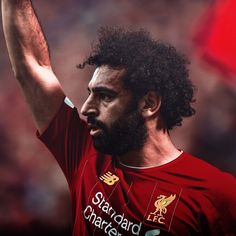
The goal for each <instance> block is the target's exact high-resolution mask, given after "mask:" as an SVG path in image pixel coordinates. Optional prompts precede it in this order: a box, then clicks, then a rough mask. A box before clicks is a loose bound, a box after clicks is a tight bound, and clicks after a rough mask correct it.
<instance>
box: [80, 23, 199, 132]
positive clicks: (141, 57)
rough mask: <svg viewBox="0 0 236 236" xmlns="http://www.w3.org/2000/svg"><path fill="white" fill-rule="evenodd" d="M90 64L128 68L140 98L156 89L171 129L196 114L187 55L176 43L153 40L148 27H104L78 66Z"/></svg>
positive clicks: (131, 85)
mask: <svg viewBox="0 0 236 236" xmlns="http://www.w3.org/2000/svg"><path fill="white" fill-rule="evenodd" d="M86 64H88V65H95V66H97V67H99V66H102V65H108V66H110V67H111V68H124V69H125V71H126V73H125V76H124V78H123V80H124V85H125V87H126V88H127V89H129V90H130V91H131V92H132V93H133V94H135V96H138V97H139V98H141V97H142V96H143V95H145V94H146V93H147V92H148V91H150V90H152V91H155V92H156V93H157V94H158V95H159V96H160V97H161V107H160V114H161V116H162V118H163V119H164V122H165V124H166V128H167V129H172V128H173V127H174V126H181V125H182V120H183V117H189V116H192V115H193V114H195V110H194V109H193V108H192V107H191V103H193V102H194V99H193V95H194V86H193V84H192V82H191V81H190V80H189V74H188V69H187V68H186V65H187V64H189V62H188V60H187V58H186V57H185V56H184V55H181V54H179V53H177V51H176V49H175V48H174V47H173V46H171V45H169V44H165V43H163V42H160V41H156V40H153V39H152V38H151V36H150V34H149V33H148V32H147V31H146V30H144V29H140V30H138V31H130V30H125V29H123V28H108V27H101V28H100V30H99V38H98V42H97V43H96V44H95V45H94V46H93V50H92V52H91V54H90V56H89V57H88V58H87V59H86V60H85V61H84V63H83V64H80V65H79V66H78V67H79V68H84V67H85V65H86Z"/></svg>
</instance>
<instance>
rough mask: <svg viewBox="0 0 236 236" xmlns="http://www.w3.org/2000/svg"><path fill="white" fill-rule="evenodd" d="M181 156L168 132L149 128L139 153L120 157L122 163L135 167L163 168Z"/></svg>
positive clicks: (129, 153)
mask: <svg viewBox="0 0 236 236" xmlns="http://www.w3.org/2000/svg"><path fill="white" fill-rule="evenodd" d="M180 154H181V151H179V150H178V149H177V148H176V147H175V146H174V144H173V143H172V141H171V139H170V136H169V133H168V131H167V130H164V129H160V130H157V129H156V128H155V126H154V127H149V129H148V135H147V140H146V142H145V144H144V146H143V147H142V149H141V150H139V151H130V152H128V153H126V154H125V155H122V156H120V157H119V160H120V162H121V163H123V164H125V165H129V166H133V167H154V166H161V165H164V164H166V163H168V162H171V161H173V160H174V159H176V158H177V157H178V156H179V155H180Z"/></svg>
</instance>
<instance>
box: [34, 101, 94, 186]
mask: <svg viewBox="0 0 236 236" xmlns="http://www.w3.org/2000/svg"><path fill="white" fill-rule="evenodd" d="M65 101H66V99H65V100H64V102H63V103H62V104H61V107H60V109H59V111H58V112H57V114H56V115H55V117H54V118H53V120H52V121H51V123H50V124H49V126H48V128H47V129H46V130H45V131H44V132H43V133H42V134H41V135H40V134H39V132H38V131H37V136H38V138H39V139H40V140H41V141H42V142H43V143H44V144H45V145H46V146H47V148H48V149H49V150H50V152H51V153H52V154H53V156H54V157H55V158H56V160H57V162H58V163H59V165H60V167H61V169H62V171H63V172H64V174H65V176H66V178H67V181H68V182H70V181H71V179H72V178H73V175H74V173H75V172H76V171H77V170H78V168H79V166H80V165H81V164H82V162H83V160H84V159H85V157H88V156H89V155H93V154H94V152H95V150H94V148H93V144H92V139H91V136H90V135H89V130H88V128H87V124H86V122H85V121H83V120H82V119H81V118H80V117H79V114H78V111H77V109H76V108H75V107H73V106H72V105H71V104H68V102H67V103H66V102H65Z"/></svg>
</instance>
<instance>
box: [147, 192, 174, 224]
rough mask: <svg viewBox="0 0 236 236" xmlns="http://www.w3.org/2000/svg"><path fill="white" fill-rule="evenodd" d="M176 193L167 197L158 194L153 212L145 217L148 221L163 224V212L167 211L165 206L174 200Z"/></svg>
mask: <svg viewBox="0 0 236 236" xmlns="http://www.w3.org/2000/svg"><path fill="white" fill-rule="evenodd" d="M175 197H176V194H171V195H170V196H169V197H167V196H165V195H160V196H158V197H157V200H156V201H155V202H154V206H155V208H156V209H154V211H153V212H150V214H149V215H148V217H147V220H148V221H152V222H158V223H159V224H165V222H164V221H165V214H166V213H167V207H168V206H169V205H170V204H171V203H172V202H173V201H174V200H175Z"/></svg>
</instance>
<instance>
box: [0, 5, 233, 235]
mask: <svg viewBox="0 0 236 236" xmlns="http://www.w3.org/2000/svg"><path fill="white" fill-rule="evenodd" d="M33 2H34V5H35V8H36V10H37V14H38V16H39V18H40V21H41V24H42V26H43V29H44V32H45V34H46V37H47V39H48V42H49V45H50V51H51V57H52V63H53V67H54V70H55V72H56V74H57V76H58V78H59V80H60V82H61V83H62V86H63V88H64V90H65V92H66V94H67V96H68V97H69V98H70V99H71V100H72V102H73V103H74V104H75V105H76V106H77V107H78V108H80V107H81V104H82V103H83V102H84V101H85V98H86V96H87V83H88V81H89V80H90V78H91V76H92V72H93V68H89V67H87V68H86V69H84V70H78V69H77V68H76V65H77V64H79V63H81V62H82V61H83V59H84V58H85V57H86V56H87V55H88V54H89V52H90V49H91V43H92V42H93V41H94V40H95V39H96V33H97V29H98V28H99V26H102V25H119V26H120V25H122V26H126V27H129V28H133V29H138V28H140V27H144V28H147V29H148V30H149V31H150V32H151V34H152V35H153V37H154V38H157V39H161V40H164V41H168V42H169V43H171V44H173V45H174V46H175V47H176V48H177V49H178V50H179V51H181V52H183V53H185V54H186V55H187V56H188V57H189V58H190V60H191V64H190V67H189V69H190V77H191V79H192V80H193V82H194V84H195V85H196V87H197V93H196V100H197V101H196V103H195V108H196V109H197V114H196V115H195V116H194V117H193V118H190V119H186V120H185V122H184V124H183V126H182V127H181V128H176V129H175V130H174V131H173V132H171V136H172V137H173V140H174V142H175V143H176V145H177V147H178V148H180V149H183V150H185V151H187V152H190V153H192V154H194V155H197V156H199V157H201V158H203V159H206V160H207V161H208V162H210V163H213V164H214V165H216V166H217V167H218V168H220V169H222V170H225V171H228V172H231V173H232V174H234V175H235V174H236V160H235V156H236V91H235V89H233V88H232V87H230V86H229V85H227V84H225V83H224V80H223V79H222V76H223V75H221V74H219V73H218V72H217V71H216V70H213V69H212V68H211V67H209V66H208V65H207V64H205V63H204V62H203V61H202V60H201V59H200V58H199V57H197V56H196V53H195V51H196V49H195V46H194V44H193V40H192V37H193V34H194V32H195V30H196V27H197V25H198V24H199V21H200V19H201V17H202V15H203V14H205V12H206V10H207V9H208V8H209V7H211V4H212V2H213V1H210V0H208V1H207V0H146V1H144V0H130V1H127V0H119V1H115V0H96V1H95V0H80V1H79V0H60V1H59V0H50V1H42V0H41V1H40V0H35V1H33ZM0 72H1V76H0V115H1V119H0V235H24V236H27V235H32V236H33V235H69V234H70V231H71V215H70V214H71V213H70V202H69V201H70V200H69V193H68V187H67V183H66V181H65V179H64V176H63V174H62V172H61V170H60V169H59V167H58V165H57V164H56V161H55V160H54V159H53V157H52V156H51V155H50V153H49V152H48V151H47V150H46V148H45V147H44V146H43V145H42V144H41V143H40V141H38V140H37V138H36V136H35V127H34V123H33V121H32V119H31V114H30V112H29V111H28V109H27V107H26V104H25V101H24V98H23V95H22V93H21V91H20V89H19V85H18V84H17V82H16V81H15V78H14V77H13V73H12V70H11V67H10V63H9V59H8V55H7V52H6V46H5V41H4V38H3V33H2V29H1V30H0Z"/></svg>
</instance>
